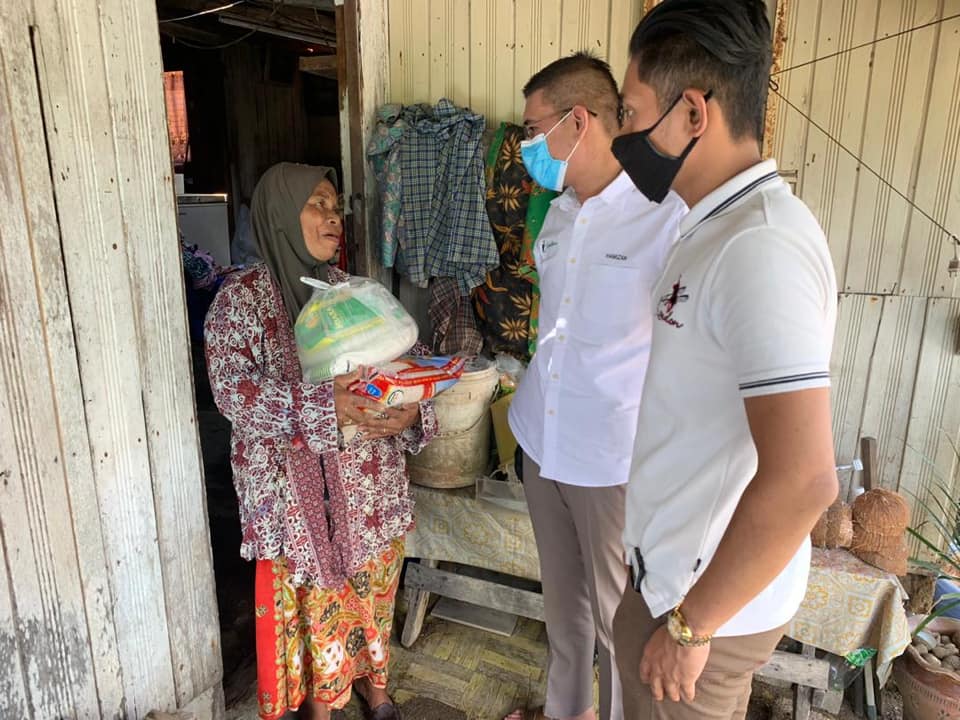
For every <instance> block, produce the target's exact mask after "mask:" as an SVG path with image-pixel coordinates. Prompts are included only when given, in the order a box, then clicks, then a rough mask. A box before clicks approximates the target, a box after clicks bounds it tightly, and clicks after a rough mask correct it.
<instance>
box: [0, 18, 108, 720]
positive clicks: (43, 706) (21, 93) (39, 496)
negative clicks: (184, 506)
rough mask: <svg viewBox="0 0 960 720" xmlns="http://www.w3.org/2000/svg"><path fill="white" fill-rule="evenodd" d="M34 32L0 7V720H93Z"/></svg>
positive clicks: (72, 398)
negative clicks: (1, 661) (0, 660)
mask: <svg viewBox="0 0 960 720" xmlns="http://www.w3.org/2000/svg"><path fill="white" fill-rule="evenodd" d="M34 23H35V19H34V18H32V17H30V16H28V8H27V7H25V6H24V5H22V4H7V5H5V6H4V7H3V8H2V9H0V138H2V141H0V187H2V188H3V191H2V192H0V216H2V217H3V222H2V223H0V458H3V460H0V508H3V513H2V518H0V554H2V555H3V561H2V562H0V566H2V567H3V568H4V570H3V572H2V573H0V595H2V598H3V599H2V600H0V654H2V655H3V657H5V658H7V659H8V663H5V667H4V670H3V671H0V716H3V717H56V716H69V717H78V718H93V717H100V706H101V703H102V705H103V707H104V709H105V710H106V711H107V712H109V713H111V714H112V711H113V708H118V707H119V704H120V699H121V698H120V697H119V689H120V688H119V683H118V682H117V677H116V670H117V659H116V654H115V637H114V635H113V626H112V620H111V618H110V617H109V610H108V607H106V606H108V598H107V602H105V601H104V594H105V593H104V590H105V589H106V588H105V585H106V582H105V574H106V568H105V563H104V560H103V554H102V546H101V540H100V537H99V534H100V525H99V513H98V509H97V505H96V490H95V488H94V486H93V483H92V477H91V475H90V472H89V462H90V458H89V454H88V452H89V451H88V449H87V443H86V432H85V427H84V422H83V411H82V405H81V402H82V399H81V396H80V385H79V382H78V380H77V368H76V355H75V353H74V348H73V334H72V327H71V326H70V310H69V304H68V302H67V299H66V293H65V286H64V278H63V267H62V258H61V256H60V246H59V237H58V232H59V231H58V228H57V226H56V210H55V207H54V198H53V193H52V188H51V181H50V171H49V167H48V165H47V159H46V149H45V145H44V143H45V138H44V125H43V120H42V116H41V109H40V103H39V92H38V87H37V84H36V75H35V73H34V72H33V66H34V50H33V48H32V47H31V40H32V38H31V32H30V28H31V25H33V24H34ZM33 41H34V42H38V41H39V38H38V37H35V38H33ZM75 526H76V530H75V529H74V527H75ZM84 541H86V542H90V543H91V547H90V548H89V552H84V553H82V554H81V555H80V556H79V557H78V552H77V548H78V542H84ZM80 547H84V546H82V545H81V546H80ZM7 572H9V573H10V574H9V575H7ZM101 583H102V584H101ZM99 683H102V685H103V692H102V694H101V697H100V698H99V699H98V692H97V685H98V684H99ZM18 710H19V712H17V711H18ZM8 711H9V712H8Z"/></svg>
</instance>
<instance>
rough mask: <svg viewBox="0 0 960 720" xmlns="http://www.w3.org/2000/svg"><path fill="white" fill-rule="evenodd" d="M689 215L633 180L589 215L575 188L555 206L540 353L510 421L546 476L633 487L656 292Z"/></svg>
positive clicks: (542, 256)
mask: <svg viewBox="0 0 960 720" xmlns="http://www.w3.org/2000/svg"><path fill="white" fill-rule="evenodd" d="M685 212H686V206H685V205H684V204H683V201H682V200H680V198H679V197H678V196H677V195H675V194H671V195H670V196H669V197H668V198H667V199H666V201H665V202H664V203H662V204H660V205H657V204H656V203H652V202H650V201H649V200H647V199H646V198H645V197H644V196H643V195H642V194H641V193H640V191H639V190H637V189H636V187H634V185H633V182H631V180H630V178H629V176H628V175H627V174H626V173H620V175H618V176H617V178H616V179H615V180H614V181H613V182H612V183H610V184H609V185H608V186H607V187H606V188H605V189H604V190H603V192H601V193H600V194H599V195H596V196H594V197H591V198H589V199H588V200H587V201H586V202H585V203H583V204H582V205H581V204H580V202H579V201H578V200H577V197H576V193H575V192H574V191H573V188H567V190H566V191H565V192H564V193H563V194H562V195H560V196H559V197H558V198H556V199H555V200H554V201H553V203H552V204H551V206H550V209H549V211H548V212H547V217H546V219H545V220H544V224H543V228H542V229H541V231H540V235H539V237H538V238H537V243H536V245H535V247H534V257H535V259H536V263H537V270H538V271H539V273H540V293H541V295H540V331H539V336H538V340H537V350H536V352H535V353H534V355H533V358H532V360H531V361H530V366H529V368H528V369H527V372H526V374H525V375H524V378H523V380H522V381H521V383H520V387H519V388H518V389H517V393H516V396H515V397H514V399H513V402H512V404H511V407H510V415H509V420H510V427H511V429H512V430H513V433H514V435H515V436H516V438H517V441H518V442H519V444H520V446H521V447H522V448H523V450H524V452H526V453H527V455H528V456H530V458H531V459H533V460H534V462H536V463H537V464H538V465H539V466H540V469H541V474H542V476H543V477H545V478H549V479H551V480H556V481H558V482H562V483H568V484H570V485H581V486H592V487H605V486H611V485H622V484H624V483H626V482H627V477H628V473H629V470H630V448H632V447H633V436H634V432H635V430H636V425H637V410H638V408H639V406H640V394H641V392H642V391H643V378H644V375H645V373H646V369H647V357H648V355H649V352H650V332H651V327H652V324H653V321H652V317H653V315H652V312H653V305H652V301H651V291H652V288H653V285H654V283H655V282H656V281H657V279H658V278H659V277H660V273H661V271H662V270H663V265H664V262H665V260H666V256H667V253H668V252H669V250H670V248H671V247H672V245H673V243H674V241H675V240H676V237H677V232H678V227H679V224H680V218H681V217H682V216H683V215H684V213H685Z"/></svg>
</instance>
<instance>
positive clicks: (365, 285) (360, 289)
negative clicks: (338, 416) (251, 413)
mask: <svg viewBox="0 0 960 720" xmlns="http://www.w3.org/2000/svg"><path fill="white" fill-rule="evenodd" d="M300 280H301V282H303V283H305V284H307V285H310V286H311V287H312V288H313V289H314V290H313V295H312V297H311V298H310V300H309V301H308V302H307V304H306V305H304V306H303V310H301V311H300V315H299V316H298V317H297V322H296V324H295V325H294V337H295V338H296V341H297V356H298V357H299V358H300V366H301V368H302V369H303V380H304V382H308V383H315V382H320V381H322V380H329V379H331V378H333V377H336V376H337V375H345V374H346V373H350V372H353V371H354V370H356V369H357V368H358V367H360V366H362V365H373V366H376V365H383V364H385V363H388V362H390V361H391V360H393V359H394V358H397V357H400V356H401V355H403V354H404V353H406V352H408V351H409V350H410V348H412V347H413V346H414V344H415V343H416V342H417V335H418V330H417V323H416V322H415V321H414V319H413V318H412V317H410V314H409V313H408V312H407V311H406V310H404V308H403V306H402V305H401V304H400V302H399V301H398V300H397V299H396V298H395V297H394V296H393V295H391V294H390V292H389V291H388V290H387V289H386V288H385V287H384V286H383V285H381V284H380V283H378V282H376V281H375V280H371V279H369V278H350V279H349V280H348V281H347V282H345V283H338V284H336V285H331V284H329V283H325V282H322V281H320V280H315V279H313V278H300Z"/></svg>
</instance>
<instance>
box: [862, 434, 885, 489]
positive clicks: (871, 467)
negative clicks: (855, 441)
mask: <svg viewBox="0 0 960 720" xmlns="http://www.w3.org/2000/svg"><path fill="white" fill-rule="evenodd" d="M860 460H861V462H863V489H864V490H873V489H874V488H875V487H880V478H878V477H877V470H878V469H879V465H880V458H879V456H878V454H877V439H876V438H873V437H863V438H860Z"/></svg>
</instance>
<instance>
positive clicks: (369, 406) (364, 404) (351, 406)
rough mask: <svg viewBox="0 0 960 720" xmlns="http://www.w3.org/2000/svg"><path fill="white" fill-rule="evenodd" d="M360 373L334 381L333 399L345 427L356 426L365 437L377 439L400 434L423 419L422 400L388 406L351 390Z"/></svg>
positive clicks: (341, 426) (341, 423)
mask: <svg viewBox="0 0 960 720" xmlns="http://www.w3.org/2000/svg"><path fill="white" fill-rule="evenodd" d="M357 376H358V373H350V374H349V375H340V376H338V377H336V378H334V380H333V402H334V406H335V407H336V410H337V425H338V426H339V427H340V428H341V429H342V428H343V427H344V426H347V425H356V426H357V430H358V432H357V434H358V435H359V436H360V437H361V439H363V440H377V439H380V438H385V437H393V436H395V435H399V434H400V433H402V432H403V431H404V430H406V429H407V428H409V427H411V426H412V425H413V424H414V423H416V422H417V421H418V420H419V419H420V405H419V403H409V404H406V405H397V406H396V407H391V408H387V407H384V406H382V405H379V404H378V403H375V402H373V401H372V400H369V399H367V398H364V397H360V396H359V395H356V394H354V393H352V392H350V390H349V387H350V384H351V383H352V382H353V381H354V380H356V379H357Z"/></svg>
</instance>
